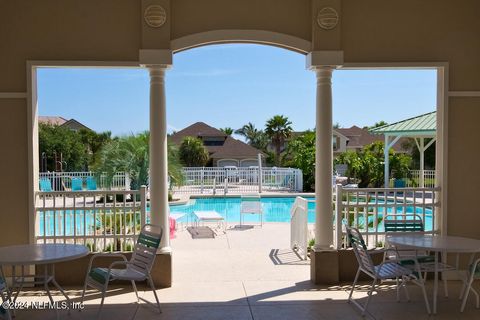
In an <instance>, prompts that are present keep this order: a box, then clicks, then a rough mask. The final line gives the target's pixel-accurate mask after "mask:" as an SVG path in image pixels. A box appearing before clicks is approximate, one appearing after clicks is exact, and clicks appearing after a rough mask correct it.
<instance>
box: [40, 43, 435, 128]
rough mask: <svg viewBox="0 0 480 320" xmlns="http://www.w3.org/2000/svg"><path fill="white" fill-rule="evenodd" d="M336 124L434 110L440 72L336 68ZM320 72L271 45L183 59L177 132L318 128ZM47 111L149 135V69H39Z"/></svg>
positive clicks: (170, 109) (177, 61)
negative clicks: (201, 125)
mask: <svg viewBox="0 0 480 320" xmlns="http://www.w3.org/2000/svg"><path fill="white" fill-rule="evenodd" d="M332 83H333V122H334V123H339V124H340V126H341V127H350V126H352V125H357V126H360V127H363V126H370V125H373V124H374V123H375V122H378V121H380V120H384V121H387V122H388V123H392V122H395V121H399V120H403V119H406V118H409V117H412V116H416V115H419V114H423V113H426V112H430V111H434V110H435V99H436V73H435V71H433V70H361V71H360V70H336V71H335V72H334V74H333V79H332ZM315 87H316V83H315V74H314V72H312V71H309V70H306V68H305V56H304V55H301V54H299V53H295V52H292V51H288V50H285V49H280V48H276V47H271V46H263V45H253V44H228V45H212V46H206V47H201V48H195V49H191V50H187V51H183V52H180V53H176V54H175V55H174V59H173V67H172V68H171V69H170V70H168V71H167V76H166V90H167V124H168V129H169V131H170V132H172V131H178V130H181V129H182V128H184V127H186V126H188V125H190V124H192V123H194V122H197V121H203V122H205V123H207V124H209V125H211V126H213V127H217V128H221V127H231V128H233V129H238V128H240V127H241V126H243V125H244V124H246V123H248V122H252V123H254V124H255V126H256V127H258V128H264V125H265V122H266V120H267V119H269V118H271V117H272V116H274V115H276V114H282V115H285V116H287V117H288V118H289V119H290V121H292V124H293V129H294V130H295V131H302V130H306V129H312V128H313V127H314V126H315ZM38 99H39V113H40V115H48V116H62V117H64V118H67V119H71V118H74V119H76V120H78V121H80V122H81V123H83V124H84V125H86V126H87V127H89V128H91V129H93V130H95V131H97V132H100V131H111V132H112V133H113V134H114V135H125V134H130V133H135V132H140V131H144V130H147V129H148V124H149V77H148V72H147V70H145V69H140V68H139V69H74V68H69V69H61V68H48V69H40V70H39V72H38Z"/></svg>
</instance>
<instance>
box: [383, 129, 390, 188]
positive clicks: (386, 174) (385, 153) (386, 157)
mask: <svg viewBox="0 0 480 320" xmlns="http://www.w3.org/2000/svg"><path fill="white" fill-rule="evenodd" d="M389 149H390V137H389V136H388V135H385V144H384V146H383V157H384V162H385V169H384V170H385V171H384V174H383V176H384V178H385V185H384V187H385V188H388V187H389V186H390V183H389V182H390V181H389V180H390V163H389V161H390V154H389Z"/></svg>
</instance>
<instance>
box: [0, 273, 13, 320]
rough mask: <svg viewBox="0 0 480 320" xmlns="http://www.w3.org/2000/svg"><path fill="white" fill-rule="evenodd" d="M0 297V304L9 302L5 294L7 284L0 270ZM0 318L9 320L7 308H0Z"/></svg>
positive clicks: (6, 293)
mask: <svg viewBox="0 0 480 320" xmlns="http://www.w3.org/2000/svg"><path fill="white" fill-rule="evenodd" d="M0 296H2V303H5V302H8V301H9V295H8V292H7V284H6V282H5V278H4V277H3V270H2V269H0ZM0 316H1V317H4V318H5V319H7V320H11V316H10V311H9V310H8V308H4V307H3V306H0Z"/></svg>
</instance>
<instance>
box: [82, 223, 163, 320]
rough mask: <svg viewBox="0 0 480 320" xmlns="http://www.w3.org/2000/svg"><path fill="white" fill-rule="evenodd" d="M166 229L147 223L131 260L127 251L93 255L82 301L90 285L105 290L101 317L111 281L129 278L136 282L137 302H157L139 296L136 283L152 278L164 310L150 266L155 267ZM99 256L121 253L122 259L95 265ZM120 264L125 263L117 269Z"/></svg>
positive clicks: (117, 255) (150, 283)
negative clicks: (95, 266) (106, 266)
mask: <svg viewBox="0 0 480 320" xmlns="http://www.w3.org/2000/svg"><path fill="white" fill-rule="evenodd" d="M162 234H163V230H162V228H161V227H158V226H154V225H151V224H146V225H145V226H144V227H143V228H142V231H141V232H140V235H139V236H138V239H137V243H136V244H135V249H134V251H133V254H132V258H131V259H130V261H127V258H126V257H125V255H123V254H120V253H117V254H115V253H113V254H112V253H98V254H95V255H93V256H92V258H91V259H90V264H89V265H88V270H87V275H86V277H85V285H84V287H83V293H82V300H81V301H82V303H83V299H84V297H85V291H86V289H87V287H92V288H95V289H97V290H99V291H100V292H101V293H102V301H101V302H100V309H99V310H98V314H97V317H98V316H99V315H100V312H101V311H102V307H103V302H104V300H105V294H106V292H107V289H108V284H109V283H110V282H111V281H113V280H129V281H131V283H132V287H133V290H134V291H135V295H136V296H137V302H140V300H142V301H144V302H146V303H148V304H150V305H153V306H155V304H153V303H152V302H150V301H148V300H145V299H144V298H142V297H139V296H138V291H137V286H136V285H135V282H136V281H145V280H147V281H148V284H149V285H150V287H151V289H152V291H153V295H154V296H155V300H156V302H157V303H156V307H157V308H158V311H159V312H160V313H161V312H162V309H161V308H160V302H159V301H158V296H157V293H156V291H155V286H154V284H153V280H152V276H151V274H150V270H151V269H152V266H153V263H154V261H155V257H156V255H157V249H158V247H159V245H160V240H161V238H162ZM98 257H118V258H121V259H122V260H120V261H115V262H112V263H111V264H110V266H109V267H108V268H98V267H97V268H93V269H92V264H93V261H94V260H95V258H98ZM117 266H125V268H124V269H115V268H114V267H117Z"/></svg>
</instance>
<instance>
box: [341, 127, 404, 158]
mask: <svg viewBox="0 0 480 320" xmlns="http://www.w3.org/2000/svg"><path fill="white" fill-rule="evenodd" d="M334 130H335V131H337V132H338V133H340V134H342V135H344V136H345V137H347V139H348V142H347V149H361V148H363V147H364V146H366V145H369V144H371V143H373V142H376V141H381V142H384V140H385V137H384V136H383V135H381V134H378V135H374V134H372V133H370V132H369V131H368V130H367V129H363V128H359V127H357V126H352V127H350V128H337V129H334ZM403 142H404V140H402V139H400V140H399V141H397V142H396V143H395V144H394V145H393V149H394V150H395V151H397V152H398V151H405V150H404V148H403V147H402V144H403Z"/></svg>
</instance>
